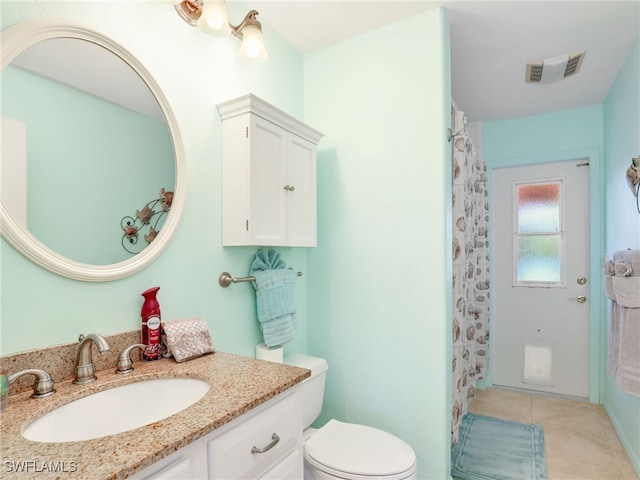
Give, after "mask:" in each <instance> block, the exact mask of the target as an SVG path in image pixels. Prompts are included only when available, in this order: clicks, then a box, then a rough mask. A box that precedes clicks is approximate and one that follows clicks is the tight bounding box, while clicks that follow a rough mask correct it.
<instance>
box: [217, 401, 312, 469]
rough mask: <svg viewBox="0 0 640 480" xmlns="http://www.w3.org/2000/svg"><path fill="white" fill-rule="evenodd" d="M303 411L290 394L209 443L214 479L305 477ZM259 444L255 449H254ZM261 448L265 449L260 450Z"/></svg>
mask: <svg viewBox="0 0 640 480" xmlns="http://www.w3.org/2000/svg"><path fill="white" fill-rule="evenodd" d="M302 442H303V439H302V411H301V406H300V403H299V400H298V395H297V394H294V395H290V396H288V397H287V398H285V399H282V400H280V401H279V402H277V403H275V404H274V405H271V406H269V407H268V408H266V409H265V410H263V411H262V412H260V413H258V414H256V415H255V416H252V417H251V418H249V419H247V421H245V422H243V423H242V424H241V425H238V426H236V427H235V428H233V429H232V430H230V431H228V432H226V433H224V434H222V435H220V436H218V437H216V438H214V439H212V440H211V441H210V442H209V443H208V451H209V476H210V478H214V479H215V478H224V479H229V478H233V479H241V478H252V479H255V478H260V477H261V476H262V475H265V474H267V473H269V476H270V478H273V477H272V474H273V473H275V472H276V471H282V472H284V473H283V474H282V477H281V478H302V474H303V451H302ZM254 447H255V448H254ZM257 450H261V451H257Z"/></svg>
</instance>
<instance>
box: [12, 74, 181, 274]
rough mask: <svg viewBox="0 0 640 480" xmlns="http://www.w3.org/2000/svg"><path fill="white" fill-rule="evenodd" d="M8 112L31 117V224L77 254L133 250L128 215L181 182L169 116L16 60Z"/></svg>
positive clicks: (92, 259) (108, 256)
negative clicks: (126, 231) (128, 105)
mask: <svg viewBox="0 0 640 480" xmlns="http://www.w3.org/2000/svg"><path fill="white" fill-rule="evenodd" d="M149 95H150V96H151V92H149ZM2 115H3V116H8V117H10V118H13V119H16V120H21V121H24V122H25V123H26V125H27V158H28V162H27V165H28V172H29V173H28V177H29V181H28V188H27V195H28V198H27V205H28V214H27V225H28V227H29V231H30V232H31V233H33V234H34V235H35V236H36V237H37V238H38V239H39V240H40V241H41V242H43V243H44V244H45V245H47V246H48V247H50V248H52V249H53V250H55V251H56V252H58V253H60V254H61V255H64V256H65V257H69V258H71V259H73V260H76V261H78V262H82V263H90V264H100V265H106V264H112V263H117V262H122V261H124V260H127V259H129V258H131V256H132V254H131V253H128V252H127V251H126V250H125V249H124V248H122V243H121V239H122V234H123V231H122V228H121V226H120V224H121V219H122V217H124V216H125V215H129V216H133V217H134V218H135V214H136V209H140V210H142V208H143V207H144V205H145V204H146V203H147V202H149V201H151V200H153V199H157V198H158V197H159V191H160V188H161V187H165V188H166V189H167V190H168V191H173V188H174V185H175V171H174V168H175V167H174V165H175V163H174V154H173V145H172V144H171V140H170V136H169V130H168V128H167V125H166V123H165V122H164V121H158V120H156V119H152V118H149V117H146V116H144V115H141V114H139V113H136V112H133V111H132V110H128V109H125V108H123V107H121V106H119V105H116V104H114V103H111V102H108V101H105V100H103V99H101V98H98V97H95V96H93V95H90V94H87V93H84V92H82V91H80V90H76V89H74V88H70V87H68V86H66V85H63V84H61V83H58V82H55V81H52V80H49V79H47V78H44V77H42V76H40V75H35V74H33V73H31V72H28V71H26V70H22V69H19V68H14V67H11V66H9V67H7V69H6V70H5V71H4V72H3V73H2ZM159 226H160V227H161V226H162V223H160V224H159ZM143 232H144V233H146V232H147V230H146V229H145V230H144V231H143ZM142 244H145V245H146V242H145V240H144V239H143V238H142V237H141V238H140V245H142Z"/></svg>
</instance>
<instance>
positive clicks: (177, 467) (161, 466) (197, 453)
mask: <svg viewBox="0 0 640 480" xmlns="http://www.w3.org/2000/svg"><path fill="white" fill-rule="evenodd" d="M207 474H208V472H207V446H206V443H205V442H204V441H202V440H196V441H195V442H194V443H191V444H189V445H187V446H186V447H183V448H181V449H180V450H178V451H177V452H175V453H172V454H171V455H169V456H167V457H165V458H163V459H162V460H160V461H158V462H157V463H154V464H153V465H151V466H149V467H147V468H145V469H143V470H141V471H139V472H138V473H136V474H135V475H133V476H132V477H130V478H131V479H132V480H184V479H186V478H193V479H196V478H202V479H204V478H207Z"/></svg>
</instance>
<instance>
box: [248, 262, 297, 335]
mask: <svg viewBox="0 0 640 480" xmlns="http://www.w3.org/2000/svg"><path fill="white" fill-rule="evenodd" d="M250 273H251V275H252V276H254V277H255V281H254V282H253V286H254V288H255V290H256V310H257V315H258V322H259V323H260V328H261V330H262V335H263V337H264V344H265V345H266V346H267V347H275V346H280V345H283V344H284V343H286V342H288V341H290V340H292V339H293V337H294V336H295V334H296V332H297V330H298V321H297V316H296V309H297V306H296V292H295V282H296V274H295V272H294V271H293V270H291V269H288V268H286V264H285V263H284V261H282V259H281V258H280V254H279V253H278V252H276V251H275V250H259V251H258V252H257V253H256V258H255V259H254V261H253V263H252V265H251V271H250Z"/></svg>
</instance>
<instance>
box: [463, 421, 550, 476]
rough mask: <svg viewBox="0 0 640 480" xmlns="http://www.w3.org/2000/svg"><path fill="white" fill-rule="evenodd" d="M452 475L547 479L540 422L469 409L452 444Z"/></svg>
mask: <svg viewBox="0 0 640 480" xmlns="http://www.w3.org/2000/svg"><path fill="white" fill-rule="evenodd" d="M451 476H452V477H453V478H455V479H458V480H546V478H547V459H546V455H545V450H544V433H543V431H542V427H541V426H540V425H535V424H531V423H520V422H512V421H510V420H503V419H501V418H494V417H487V416H485V415H476V414H474V413H467V414H466V415H465V416H464V418H463V419H462V424H461V425H460V438H459V440H458V443H456V444H455V445H454V446H453V447H451Z"/></svg>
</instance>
